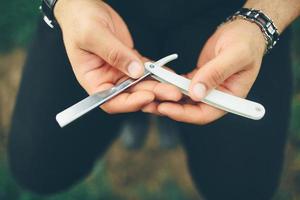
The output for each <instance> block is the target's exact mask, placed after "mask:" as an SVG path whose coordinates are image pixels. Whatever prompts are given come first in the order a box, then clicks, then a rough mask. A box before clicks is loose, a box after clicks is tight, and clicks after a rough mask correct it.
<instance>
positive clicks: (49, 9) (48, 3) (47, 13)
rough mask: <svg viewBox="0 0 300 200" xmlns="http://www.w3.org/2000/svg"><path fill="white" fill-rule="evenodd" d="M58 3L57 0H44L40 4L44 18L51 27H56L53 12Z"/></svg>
mask: <svg viewBox="0 0 300 200" xmlns="http://www.w3.org/2000/svg"><path fill="white" fill-rule="evenodd" d="M56 3H57V0H42V3H41V6H40V10H41V12H42V13H43V19H44V21H45V22H46V24H47V25H48V26H49V27H51V28H54V27H55V25H56V24H57V22H56V20H55V17H54V13H53V9H54V6H55V4H56Z"/></svg>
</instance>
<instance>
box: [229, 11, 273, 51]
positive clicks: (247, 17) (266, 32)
mask: <svg viewBox="0 0 300 200" xmlns="http://www.w3.org/2000/svg"><path fill="white" fill-rule="evenodd" d="M236 19H242V20H244V21H248V22H251V23H252V24H255V25H256V26H257V27H259V28H260V30H261V34H262V35H263V36H264V39H265V43H266V51H265V53H267V52H269V51H270V50H271V49H272V48H273V47H274V46H275V45H276V43H277V42H278V40H279V32H278V29H277V27H276V26H275V24H274V22H273V20H272V19H271V18H270V17H268V16H267V15H265V14H264V13H263V12H262V11H260V10H255V9H252V8H251V9H249V8H241V9H239V10H238V11H237V12H236V13H235V14H233V15H232V16H230V17H229V18H227V20H226V21H233V20H236Z"/></svg>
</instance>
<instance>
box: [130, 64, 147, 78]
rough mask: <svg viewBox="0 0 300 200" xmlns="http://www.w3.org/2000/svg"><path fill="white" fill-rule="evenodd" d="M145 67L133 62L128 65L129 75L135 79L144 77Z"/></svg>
mask: <svg viewBox="0 0 300 200" xmlns="http://www.w3.org/2000/svg"><path fill="white" fill-rule="evenodd" d="M143 71H144V70H143V66H141V65H140V63H138V62H136V61H133V62H131V63H130V64H129V65H128V73H129V75H130V76H131V77H133V78H139V77H140V76H142V75H143Z"/></svg>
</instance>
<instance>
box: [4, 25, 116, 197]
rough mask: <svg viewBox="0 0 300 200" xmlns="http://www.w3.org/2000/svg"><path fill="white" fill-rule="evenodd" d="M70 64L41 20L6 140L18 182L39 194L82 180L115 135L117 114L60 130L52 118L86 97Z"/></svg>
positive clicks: (56, 35) (89, 118) (58, 41)
mask: <svg viewBox="0 0 300 200" xmlns="http://www.w3.org/2000/svg"><path fill="white" fill-rule="evenodd" d="M85 96H86V94H85V92H84V91H83V89H82V88H81V87H80V86H79V85H78V84H77V82H76V80H75V77H74V74H73V72H72V70H71V66H70V64H69V62H68V59H67V56H66V53H65V50H64V47H63V42H62V39H61V36H60V33H59V31H57V30H55V31H52V30H49V28H48V27H46V25H45V24H44V23H43V22H42V23H41V24H40V26H39V29H38V32H37V36H36V38H35V41H34V42H33V44H32V46H31V48H30V50H29V55H28V58H27V62H26V64H25V68H24V71H23V78H22V82H21V86H20V91H19V94H18V98H17V103H16V107H15V111H14V117H13V121H12V127H11V132H10V138H9V158H10V167H11V171H12V173H13V175H14V176H15V178H16V179H17V181H18V182H19V183H20V184H21V185H22V186H24V187H25V188H26V189H29V190H32V191H34V192H37V193H43V194H46V193H53V192H57V191H60V190H63V189H65V188H68V187H70V186H71V185H73V184H74V183H75V182H77V181H78V180H80V179H82V178H83V177H85V176H86V175H87V174H88V173H89V172H90V170H91V169H92V167H93V164H94V162H95V160H96V159H97V157H98V156H101V155H102V154H103V153H104V152H105V150H106V149H107V147H108V146H109V144H110V143H111V141H112V140H113V139H114V138H115V136H116V133H117V132H118V127H119V123H120V119H121V117H120V116H108V115H107V114H105V113H104V112H102V111H100V109H98V110H95V111H93V112H91V113H90V114H89V115H88V116H85V117H83V118H81V119H80V120H78V121H77V122H75V123H73V124H71V125H69V126H67V127H65V128H63V129H61V128H60V127H59V126H58V125H57V123H56V121H55V115H56V114H57V113H58V112H59V111H61V110H62V109H64V108H66V106H69V105H71V104H73V103H75V102H77V101H78V100H80V99H82V98H83V97H85Z"/></svg>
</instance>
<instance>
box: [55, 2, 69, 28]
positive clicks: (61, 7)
mask: <svg viewBox="0 0 300 200" xmlns="http://www.w3.org/2000/svg"><path fill="white" fill-rule="evenodd" d="M68 2H69V0H57V2H56V4H55V6H54V7H53V15H54V17H55V19H56V21H57V22H58V23H59V24H60V25H61V20H62V18H63V15H64V13H65V12H66V11H67V9H65V8H66V7H67V4H68Z"/></svg>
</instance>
